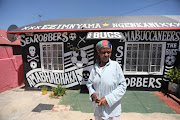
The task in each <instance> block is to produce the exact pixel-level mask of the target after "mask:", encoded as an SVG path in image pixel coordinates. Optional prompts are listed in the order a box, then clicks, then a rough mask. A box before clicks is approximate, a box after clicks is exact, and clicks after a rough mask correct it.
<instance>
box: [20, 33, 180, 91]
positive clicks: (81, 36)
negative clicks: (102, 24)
mask: <svg viewBox="0 0 180 120" xmlns="http://www.w3.org/2000/svg"><path fill="white" fill-rule="evenodd" d="M103 39H108V40H109V41H110V42H111V44H112V46H113V47H112V55H111V59H112V60H115V61H117V62H118V63H119V64H120V65H121V67H122V69H123V72H124V74H125V78H126V82H127V85H128V88H129V89H136V90H158V89H159V88H161V87H162V86H163V82H168V80H166V78H165V75H166V74H167V72H168V71H169V70H170V69H171V68H173V67H174V64H175V61H176V56H177V51H178V47H179V40H180V32H179V31H157V30H156V31H150V30H147V31H143V30H141V31H139V30H132V31H114V32H54V33H25V34H21V46H22V51H23V54H22V55H23V65H24V68H25V69H24V74H25V85H26V88H30V89H35V88H39V87H40V86H42V85H47V86H51V87H56V86H57V85H58V84H61V85H63V86H65V87H66V88H73V87H75V86H77V85H85V83H86V82H87V80H88V77H89V74H90V71H91V69H92V67H93V65H94V64H95V62H96V49H95V45H96V43H97V42H98V41H100V40H103ZM59 44H61V45H62V46H63V47H62V48H63V49H62V50H61V51H62V55H60V57H62V58H63V60H62V61H63V62H62V65H63V70H55V69H54V68H55V67H56V65H59V62H57V60H56V61H54V58H55V59H56V58H58V57H59V56H58V57H57V56H56V57H51V56H53V54H55V55H56V53H57V51H58V49H57V46H58V45H59ZM128 45H129V46H131V47H128ZM140 45H143V46H145V45H147V47H143V49H141V48H140ZM132 46H136V47H132ZM137 46H139V48H138V47H137ZM129 48H131V49H129ZM137 50H139V51H137ZM129 51H130V56H131V58H129V59H131V64H130V65H129V66H130V67H131V68H130V71H129V70H128V69H129V68H128V67H127V66H128V65H127V64H128V60H127V59H128V56H129V53H128V52H129ZM144 51H145V52H144ZM134 52H135V53H134ZM146 53H148V54H146ZM143 54H144V55H143ZM134 55H135V56H134ZM138 55H141V56H140V57H137V56H138ZM145 55H148V57H144V56H145ZM142 56H143V57H142ZM142 58H143V59H142ZM145 58H146V60H147V61H149V62H148V63H147V64H145V62H144V61H146V60H145ZM134 59H135V60H137V61H140V63H138V62H135V63H136V64H135V65H134V64H133V61H134ZM141 62H144V63H143V65H141ZM47 66H48V67H47ZM52 66H53V67H52ZM134 66H135V67H134ZM139 66H140V67H141V66H143V69H142V67H141V69H140V70H141V71H140V70H138V69H139V68H140V67H139ZM138 67H139V68H138ZM146 67H148V68H146ZM48 68H50V69H48ZM134 68H135V69H136V70H135V71H134V70H133V69H134ZM146 69H147V70H148V72H146V71H145V70H146ZM144 71H145V72H144Z"/></svg>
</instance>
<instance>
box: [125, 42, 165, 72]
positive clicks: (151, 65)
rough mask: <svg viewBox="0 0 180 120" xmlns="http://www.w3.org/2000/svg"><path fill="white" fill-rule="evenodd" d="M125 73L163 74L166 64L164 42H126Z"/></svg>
mask: <svg viewBox="0 0 180 120" xmlns="http://www.w3.org/2000/svg"><path fill="white" fill-rule="evenodd" d="M125 50H126V51H125V54H126V55H125V59H124V61H125V62H124V63H125V64H124V73H125V74H133V73H134V74H138V73H140V74H162V73H163V68H164V67H163V66H164V51H165V43H164V42H153V43H149V42H138V43H132V42H127V43H125Z"/></svg>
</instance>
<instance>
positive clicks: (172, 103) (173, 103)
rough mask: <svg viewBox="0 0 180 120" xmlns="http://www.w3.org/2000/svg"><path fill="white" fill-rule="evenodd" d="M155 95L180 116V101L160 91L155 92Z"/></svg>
mask: <svg viewBox="0 0 180 120" xmlns="http://www.w3.org/2000/svg"><path fill="white" fill-rule="evenodd" d="M153 93H154V94H155V95H156V96H157V97H158V98H159V99H161V100H162V101H163V102H164V103H166V104H167V105H168V106H169V107H170V108H172V109H173V110H174V111H175V112H176V113H178V114H180V104H179V103H180V99H178V98H177V97H175V96H174V95H169V94H167V95H166V94H164V93H162V92H159V91H154V92H153ZM173 99H174V100H173Z"/></svg>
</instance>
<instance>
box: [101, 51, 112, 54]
mask: <svg viewBox="0 0 180 120" xmlns="http://www.w3.org/2000/svg"><path fill="white" fill-rule="evenodd" d="M106 53H107V54H110V53H111V51H106V52H100V54H106Z"/></svg>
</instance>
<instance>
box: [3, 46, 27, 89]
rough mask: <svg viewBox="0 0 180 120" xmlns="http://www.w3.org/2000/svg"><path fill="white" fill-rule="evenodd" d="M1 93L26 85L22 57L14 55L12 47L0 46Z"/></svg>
mask: <svg viewBox="0 0 180 120" xmlns="http://www.w3.org/2000/svg"><path fill="white" fill-rule="evenodd" d="M0 51H1V52H0V92H3V91H6V90H9V89H12V88H15V87H17V86H20V85H22V84H24V72H23V64H22V56H21V55H13V51H12V48H11V47H3V46H0Z"/></svg>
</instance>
